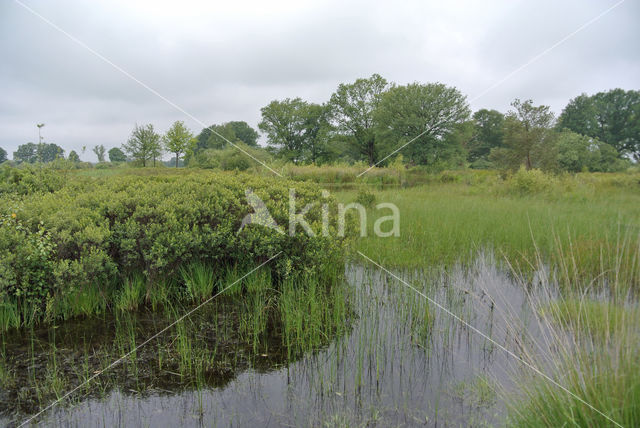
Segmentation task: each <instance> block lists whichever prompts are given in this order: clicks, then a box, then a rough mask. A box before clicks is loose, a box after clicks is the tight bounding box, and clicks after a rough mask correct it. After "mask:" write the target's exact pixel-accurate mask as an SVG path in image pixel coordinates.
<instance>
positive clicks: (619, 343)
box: [508, 237, 640, 427]
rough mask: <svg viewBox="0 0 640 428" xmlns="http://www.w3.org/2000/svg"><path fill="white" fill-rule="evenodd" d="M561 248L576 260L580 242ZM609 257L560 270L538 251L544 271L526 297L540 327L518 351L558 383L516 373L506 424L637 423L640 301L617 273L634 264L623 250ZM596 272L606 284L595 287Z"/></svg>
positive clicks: (639, 405)
mask: <svg viewBox="0 0 640 428" xmlns="http://www.w3.org/2000/svg"><path fill="white" fill-rule="evenodd" d="M624 240H625V238H624V237H621V238H620V239H619V240H617V242H623V241H624ZM557 245H560V244H557ZM563 251H564V253H563V260H565V261H569V262H567V263H565V264H569V265H574V264H575V265H577V264H578V262H577V261H576V260H579V258H580V252H581V251H582V250H581V249H580V248H575V247H569V248H568V249H566V248H565V249H563ZM611 257H612V258H613V262H614V263H613V266H609V265H604V264H600V265H596V266H595V267H594V270H593V271H592V272H591V273H590V276H589V275H584V276H577V275H568V276H566V272H567V269H563V268H561V269H556V270H549V269H547V268H546V265H545V264H544V263H543V256H542V255H540V254H538V256H537V268H538V272H539V273H540V272H547V274H546V275H545V274H540V275H539V276H538V283H537V284H534V288H533V290H534V291H532V293H531V303H532V305H533V306H534V308H536V312H537V313H538V315H539V323H540V325H541V326H542V327H543V331H544V332H545V335H544V340H538V341H537V343H536V341H528V342H523V343H528V344H525V345H524V348H523V353H524V355H525V356H526V358H527V359H528V360H529V361H530V362H531V363H532V364H533V365H535V366H537V367H539V368H541V369H542V370H543V371H544V372H545V373H547V374H548V375H549V376H551V377H552V378H553V379H554V380H555V381H556V382H557V383H558V384H560V385H562V388H560V387H558V386H557V385H554V384H553V383H551V382H549V381H548V380H547V379H544V378H542V377H540V376H537V375H532V376H527V375H524V376H519V377H518V380H517V383H518V386H519V389H520V392H521V393H520V394H519V395H516V397H515V398H514V397H513V396H511V397H510V398H509V399H508V402H509V404H510V406H509V410H510V413H509V424H510V425H512V426H518V427H534V426H612V425H613V424H620V425H621V426H625V427H626V426H638V425H639V424H640V370H638V367H640V332H639V331H638V328H637V326H638V323H639V322H640V306H639V304H638V300H637V298H636V297H635V296H633V295H632V294H630V293H629V285H628V284H626V285H625V284H621V283H620V282H619V280H618V279H619V278H626V277H627V276H626V275H628V273H629V271H631V272H633V271H634V269H636V267H635V265H634V266H633V267H630V266H628V265H627V264H626V261H625V260H626V259H627V256H626V254H625V251H618V252H615V253H614V254H613V255H611ZM598 269H604V271H599V270H598ZM609 269H613V271H610V270H609ZM520 278H521V279H522V280H523V286H527V285H528V284H527V281H526V280H524V278H523V277H520ZM601 278H605V279H606V280H605V281H604V282H603V284H602V287H606V289H604V290H602V289H601V290H598V289H597V288H596V287H594V284H596V283H598V282H601V281H602V280H601ZM616 278H618V279H616ZM568 280H573V281H580V282H579V283H572V284H568V283H567V282H566V281H568ZM621 290H626V292H625V293H621V292H620V291H621ZM557 291H560V293H558V292H557ZM533 343H535V346H534V345H533ZM612 421H613V422H612Z"/></svg>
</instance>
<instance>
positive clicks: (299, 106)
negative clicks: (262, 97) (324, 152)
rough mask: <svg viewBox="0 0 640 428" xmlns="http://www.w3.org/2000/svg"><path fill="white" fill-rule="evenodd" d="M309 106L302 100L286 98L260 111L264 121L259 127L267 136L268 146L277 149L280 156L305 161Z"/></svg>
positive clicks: (294, 160) (295, 160) (272, 102)
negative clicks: (304, 150) (304, 151)
mask: <svg viewBox="0 0 640 428" xmlns="http://www.w3.org/2000/svg"><path fill="white" fill-rule="evenodd" d="M308 106H309V104H308V103H307V102H305V101H303V100H302V99H301V98H294V99H290V98H286V99H284V100H282V101H277V100H276V101H271V102H270V103H269V105H267V106H265V107H263V108H262V109H260V111H261V112H262V121H261V122H260V124H259V125H258V127H259V128H260V130H261V131H262V132H264V133H265V134H266V135H267V142H268V144H269V145H270V146H273V147H276V148H277V149H278V154H279V155H280V156H282V157H284V158H286V159H289V160H291V161H293V162H300V161H302V160H303V156H302V151H303V147H304V139H305V132H306V127H307V123H306V113H307V109H308Z"/></svg>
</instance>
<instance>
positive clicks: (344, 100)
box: [329, 74, 389, 165]
mask: <svg viewBox="0 0 640 428" xmlns="http://www.w3.org/2000/svg"><path fill="white" fill-rule="evenodd" d="M388 88H389V83H388V82H387V80H386V79H385V78H383V77H382V76H380V75H378V74H373V75H372V76H371V77H369V78H368V79H357V80H356V81H355V82H354V83H350V84H344V83H342V84H340V85H339V86H338V89H337V90H336V92H335V93H333V95H331V99H330V101H329V108H330V112H331V120H332V124H333V125H334V126H335V127H336V129H337V130H338V132H340V133H342V134H343V135H345V136H346V137H347V141H348V142H349V144H351V145H352V146H354V147H355V148H356V149H357V151H358V152H359V153H360V154H361V156H363V157H364V159H365V160H366V161H367V162H368V163H369V165H373V164H375V162H376V160H377V157H378V144H377V141H376V133H375V127H376V122H375V117H374V112H375V110H376V109H377V108H378V104H379V103H380V100H381V98H382V94H383V93H384V92H385V91H386V90H387V89H388Z"/></svg>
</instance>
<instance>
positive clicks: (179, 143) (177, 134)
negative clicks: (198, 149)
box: [163, 120, 195, 168]
mask: <svg viewBox="0 0 640 428" xmlns="http://www.w3.org/2000/svg"><path fill="white" fill-rule="evenodd" d="M163 141H164V147H165V149H166V150H167V151H168V152H170V153H173V154H175V155H176V168H177V167H178V161H179V160H180V155H181V154H183V153H185V152H186V151H187V150H190V149H191V147H192V146H193V144H194V143H195V140H194V138H193V134H192V133H191V131H189V129H188V128H187V127H186V126H184V122H182V121H180V120H177V121H175V122H174V123H173V125H172V126H171V128H169V130H168V131H167V133H166V134H165V135H164V137H163Z"/></svg>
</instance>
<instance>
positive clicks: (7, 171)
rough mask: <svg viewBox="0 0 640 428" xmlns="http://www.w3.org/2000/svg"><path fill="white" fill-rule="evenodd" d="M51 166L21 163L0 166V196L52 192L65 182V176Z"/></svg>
mask: <svg viewBox="0 0 640 428" xmlns="http://www.w3.org/2000/svg"><path fill="white" fill-rule="evenodd" d="M50 166H51V167H44V166H38V165H28V164H23V165H20V166H19V167H18V168H14V167H10V166H8V165H5V166H2V167H0V196H2V195H6V194H13V195H28V194H32V193H46V192H54V191H56V190H59V189H61V188H62V187H63V186H64V184H65V176H64V175H63V174H61V173H59V172H56V171H55V169H54V168H53V167H54V166H55V165H50Z"/></svg>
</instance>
